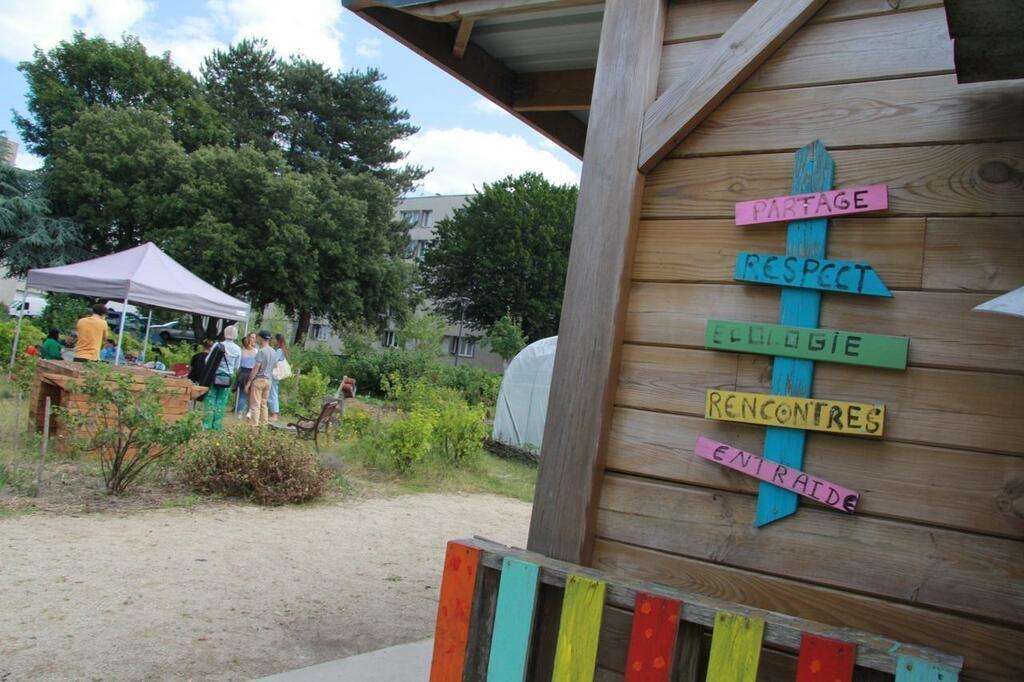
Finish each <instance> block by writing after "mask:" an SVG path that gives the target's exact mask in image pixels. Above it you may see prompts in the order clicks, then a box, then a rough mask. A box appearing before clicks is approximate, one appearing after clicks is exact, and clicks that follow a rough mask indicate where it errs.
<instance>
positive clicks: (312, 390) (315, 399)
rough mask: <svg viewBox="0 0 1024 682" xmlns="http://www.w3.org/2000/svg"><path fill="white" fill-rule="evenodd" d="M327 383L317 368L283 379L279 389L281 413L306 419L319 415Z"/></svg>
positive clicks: (326, 379)
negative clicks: (299, 415)
mask: <svg viewBox="0 0 1024 682" xmlns="http://www.w3.org/2000/svg"><path fill="white" fill-rule="evenodd" d="M328 381H329V380H328V378H327V377H326V376H324V375H323V374H321V373H320V369H319V368H318V367H314V368H313V369H311V370H309V371H308V372H303V373H302V374H293V375H292V376H291V377H289V378H287V379H285V380H284V381H282V382H281V388H280V394H281V409H282V411H283V412H285V413H286V414H302V415H305V416H307V417H315V416H316V415H318V414H320V405H321V400H322V398H323V396H325V395H326V394H327V384H328ZM296 382H297V383H296Z"/></svg>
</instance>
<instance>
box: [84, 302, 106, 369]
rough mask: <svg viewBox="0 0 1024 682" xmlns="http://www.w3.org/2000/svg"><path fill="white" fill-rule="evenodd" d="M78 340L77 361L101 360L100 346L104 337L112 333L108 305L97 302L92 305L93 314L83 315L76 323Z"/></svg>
mask: <svg viewBox="0 0 1024 682" xmlns="http://www.w3.org/2000/svg"><path fill="white" fill-rule="evenodd" d="M75 331H76V332H78V341H76V342H75V362H99V361H100V348H101V347H102V346H103V341H104V339H106V338H107V336H108V335H109V334H110V327H109V326H108V325H107V307H106V306H105V305H103V304H102V303H97V304H96V305H94V306H93V307H92V315H89V316H88V317H83V318H82V319H80V320H79V321H78V323H77V324H76V325H75Z"/></svg>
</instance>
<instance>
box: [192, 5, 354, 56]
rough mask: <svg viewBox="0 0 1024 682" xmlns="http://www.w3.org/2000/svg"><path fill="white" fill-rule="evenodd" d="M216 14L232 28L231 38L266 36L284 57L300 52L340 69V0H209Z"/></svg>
mask: <svg viewBox="0 0 1024 682" xmlns="http://www.w3.org/2000/svg"><path fill="white" fill-rule="evenodd" d="M208 4H209V7H210V9H211V10H212V11H213V13H214V15H215V16H216V17H217V18H218V19H219V20H220V21H221V22H222V23H223V24H225V25H227V26H229V27H231V28H230V30H231V31H232V36H231V40H232V41H233V42H234V41H239V40H242V39H243V38H253V37H258V38H266V39H267V42H268V43H269V44H270V46H271V47H273V48H274V49H275V50H276V51H277V53H278V54H279V55H280V56H281V57H289V56H291V55H293V54H301V55H302V56H304V57H308V58H310V59H313V60H316V61H318V62H322V63H323V64H324V65H325V66H327V67H328V68H330V69H341V68H342V67H343V66H344V61H343V60H342V57H341V40H342V33H341V13H342V7H341V2H339V0H290V1H289V2H282V1H281V0H209V3H208Z"/></svg>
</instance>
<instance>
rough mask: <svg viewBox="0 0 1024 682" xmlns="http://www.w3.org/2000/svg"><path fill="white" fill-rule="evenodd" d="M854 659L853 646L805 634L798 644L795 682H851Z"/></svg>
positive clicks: (855, 650) (854, 651)
mask: <svg viewBox="0 0 1024 682" xmlns="http://www.w3.org/2000/svg"><path fill="white" fill-rule="evenodd" d="M856 657H857V647H856V645H854V644H850V643H848V642H840V641H838V640H834V639H828V638H827V637H816V636H814V635H811V634H805V635H804V637H803V641H801V642H800V660H799V661H798V662H797V669H796V682H851V681H852V680H853V661H854V660H855V659H856Z"/></svg>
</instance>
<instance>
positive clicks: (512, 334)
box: [487, 312, 526, 362]
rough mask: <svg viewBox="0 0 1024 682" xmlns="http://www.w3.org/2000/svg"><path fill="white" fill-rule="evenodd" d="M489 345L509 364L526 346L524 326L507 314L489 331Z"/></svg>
mask: <svg viewBox="0 0 1024 682" xmlns="http://www.w3.org/2000/svg"><path fill="white" fill-rule="evenodd" d="M487 343H488V344H489V345H490V346H491V350H493V351H494V352H495V353H497V354H498V355H500V356H501V359H502V360H504V361H505V362H508V361H509V360H511V359H512V358H514V357H515V356H516V354H517V353H519V351H521V350H522V349H523V348H524V347H525V346H526V337H525V336H523V325H522V324H521V323H520V322H519V320H517V319H515V318H514V317H512V314H511V313H509V312H506V313H505V314H504V315H502V316H501V317H500V318H498V320H497V321H496V322H495V323H494V324H493V325H491V328H490V329H489V330H488V331H487Z"/></svg>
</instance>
